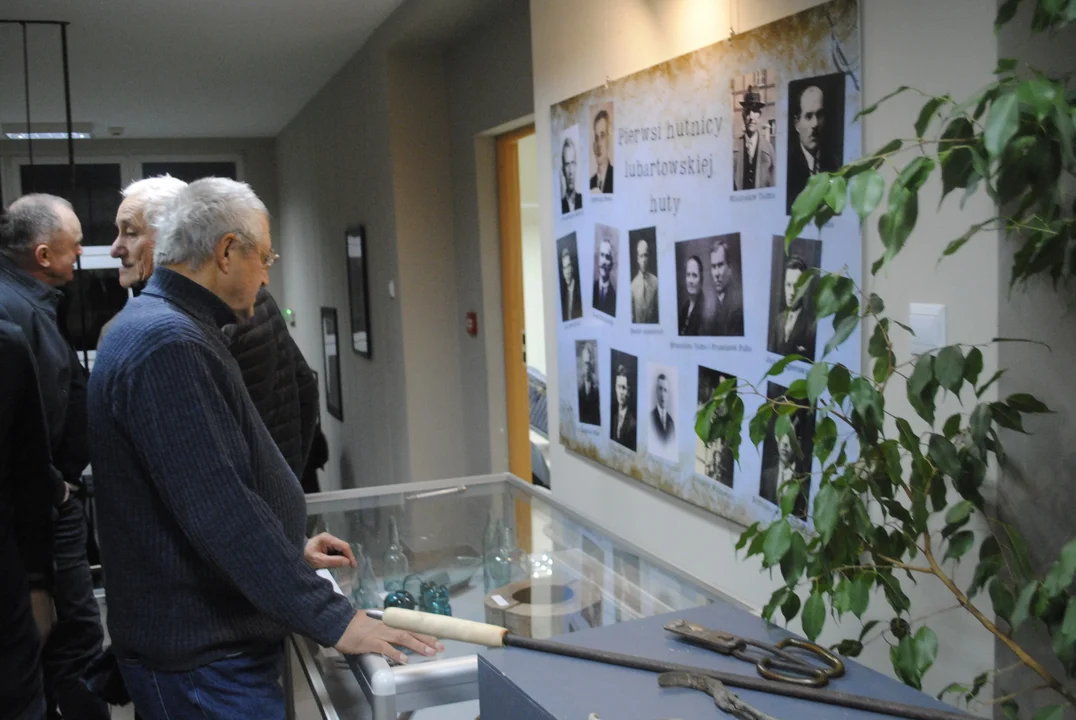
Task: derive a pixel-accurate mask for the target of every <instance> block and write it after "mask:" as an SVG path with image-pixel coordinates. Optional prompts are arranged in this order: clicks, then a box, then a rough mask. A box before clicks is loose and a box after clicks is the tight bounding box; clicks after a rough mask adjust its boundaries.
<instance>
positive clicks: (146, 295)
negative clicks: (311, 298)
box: [89, 178, 440, 720]
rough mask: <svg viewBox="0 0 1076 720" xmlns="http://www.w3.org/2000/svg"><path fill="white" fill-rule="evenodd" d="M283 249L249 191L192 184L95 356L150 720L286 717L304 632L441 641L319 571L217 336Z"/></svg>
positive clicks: (113, 571) (114, 584)
mask: <svg viewBox="0 0 1076 720" xmlns="http://www.w3.org/2000/svg"><path fill="white" fill-rule="evenodd" d="M275 258H276V254H275V253H274V252H273V249H272V245H271V238H270V234H269V218H268V214H267V213H266V210H265V206H264V205H263V204H262V203H261V201H260V200H259V199H258V198H257V196H256V195H255V194H254V193H253V192H252V191H251V190H250V188H249V187H247V186H246V185H245V184H243V183H238V182H235V181H232V180H224V179H220V178H205V179H202V180H198V181H196V182H193V183H191V184H190V185H189V186H187V187H186V188H183V189H181V190H180V191H179V193H178V194H177V196H176V198H175V199H174V200H173V201H172V203H171V204H170V205H169V207H168V209H167V211H166V212H165V213H164V215H163V216H162V218H161V219H160V221H159V224H158V227H157V238H156V247H155V249H154V262H155V265H156V270H154V272H153V275H152V277H151V278H150V280H149V282H148V283H147V285H146V288H145V290H143V292H142V293H141V295H139V296H138V297H137V298H134V299H133V300H131V301H130V302H128V303H127V305H126V307H124V309H123V310H122V311H121V312H120V314H119V317H118V319H117V320H116V323H115V325H114V326H113V327H112V330H111V332H109V334H108V335H107V336H106V337H105V339H104V341H103V342H102V343H101V346H100V347H99V349H98V355H97V360H96V363H95V366H94V371H93V373H92V375H91V378H90V391H89V413H90V426H91V436H92V443H91V446H92V451H91V460H92V463H93V469H94V481H95V485H96V488H97V497H98V515H99V527H100V529H101V552H102V559H103V562H104V565H105V568H106V573H107V590H108V599H109V631H110V634H111V637H112V641H113V648H114V650H115V652H116V655H117V657H118V658H119V662H120V668H121V672H122V674H123V678H124V681H125V683H126V685H127V689H128V691H129V692H130V694H131V698H132V699H133V700H134V703H135V708H136V710H137V711H138V713H139V714H140V715H141V716H142V717H145V718H147V720H155V719H156V718H162V719H163V718H169V717H171V718H175V717H195V716H198V717H208V718H233V717H257V718H283V717H284V698H283V691H282V689H281V686H280V673H281V668H282V663H283V640H284V638H285V637H286V636H287V634H288V633H292V632H298V633H301V634H303V635H306V636H308V637H310V638H312V639H314V640H316V641H317V642H319V643H320V644H322V645H324V646H331V647H335V648H336V649H337V650H339V651H340V652H343V653H348V654H357V653H367V652H374V653H383V654H385V655H387V656H389V657H392V658H393V659H395V660H397V661H400V662H404V661H406V656H405V655H404V654H403V653H401V652H400V651H399V650H398V649H397V648H396V647H394V646H396V645H398V646H402V647H405V648H410V649H411V650H414V651H416V652H418V653H421V654H426V655H432V654H434V653H435V652H436V651H437V649H440V646H439V644H438V643H437V641H436V639H434V638H431V637H428V636H424V635H415V634H411V633H406V632H402V631H397V630H392V629H389V628H387V627H386V626H385V625H383V624H382V623H380V622H378V621H375V620H372V619H370V618H368V617H367V616H366V615H365V614H363V613H358V612H356V611H355V609H354V608H352V607H351V604H350V602H349V601H348V600H347V599H346V598H345V597H344V596H342V595H339V594H336V593H335V592H334V591H333V589H332V587H331V585H330V584H329V583H328V582H327V581H325V580H323V579H322V578H320V577H318V575H317V574H316V573H315V567H318V566H322V565H324V564H325V560H326V558H325V555H324V554H323V552H317V550H318V548H315V551H314V552H311V548H310V546H309V545H308V546H307V548H306V552H305V553H304V527H305V500H304V496H303V492H302V489H301V488H300V486H299V483H298V482H297V481H296V478H295V475H294V474H293V473H292V471H291V470H290V469H289V468H288V465H287V464H286V462H285V461H284V458H283V457H282V456H281V454H280V452H279V451H278V450H277V448H276V447H275V445H274V444H273V440H272V437H271V436H270V435H269V432H268V430H267V429H266V427H265V424H264V423H262V422H261V420H260V419H259V417H258V413H257V410H256V409H255V407H254V405H253V403H252V402H251V400H250V396H249V395H248V393H247V391H246V389H245V388H244V386H243V379H242V377H241V376H240V373H239V369H238V367H237V366H236V364H235V361H234V360H233V359H232V357H231V355H230V354H229V350H228V347H227V345H226V342H225V337H224V334H223V333H222V331H221V329H220V328H221V327H222V326H224V325H227V324H229V323H234V322H235V319H236V314H237V313H246V312H249V310H250V308H251V307H252V306H253V305H254V301H255V297H256V295H257V294H258V290H259V288H261V287H262V286H263V285H266V284H267V283H268V280H269V278H268V272H267V268H268V266H269V265H270V264H271V263H272V261H273V260H274V259H275ZM334 540H335V539H334ZM335 543H337V544H336V545H334V547H335V548H336V549H338V550H339V551H340V552H344V553H345V554H350V550H349V549H347V545H346V543H342V542H341V541H338V540H335ZM325 549H326V548H324V547H323V548H320V550H322V551H324V550H325Z"/></svg>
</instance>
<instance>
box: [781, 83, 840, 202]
mask: <svg viewBox="0 0 1076 720" xmlns="http://www.w3.org/2000/svg"><path fill="white" fill-rule="evenodd" d="M792 102H793V108H792V123H793V125H794V126H795V128H796V137H797V138H798V140H797V141H794V142H793V143H792V146H793V147H792V150H791V153H790V156H789V158H788V190H787V193H786V203H787V205H788V209H787V211H788V212H789V213H791V212H792V203H794V202H795V201H796V196H797V195H799V194H800V193H801V192H803V189H804V188H805V187H807V180H808V179H810V177H811V176H812V175H817V174H818V173H820V172H833V171H834V170H836V169H837V168H838V167H840V162H839V161H838V160H837V158H836V157H835V156H834V154H833V153H832V152H831V151H830V150H829V148H827V147H825V144H824V142H825V137H826V131H825V128H826V120H827V118H826V105H825V103H826V98H825V95H824V94H823V93H822V89H821V88H820V87H818V86H817V85H808V86H807V87H806V88H804V89H803V91H802V92H800V93H799V96H798V97H793V98H792Z"/></svg>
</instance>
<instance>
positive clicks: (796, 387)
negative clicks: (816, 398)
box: [785, 378, 807, 400]
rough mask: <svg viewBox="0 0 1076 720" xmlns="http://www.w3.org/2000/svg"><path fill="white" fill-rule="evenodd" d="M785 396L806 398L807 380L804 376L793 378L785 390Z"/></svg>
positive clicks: (797, 398) (795, 398) (793, 398)
mask: <svg viewBox="0 0 1076 720" xmlns="http://www.w3.org/2000/svg"><path fill="white" fill-rule="evenodd" d="M785 397H786V398H788V399H789V400H805V399H806V398H807V381H806V380H804V379H803V378H799V379H798V380H793V381H792V383H791V384H790V385H789V386H788V389H787V390H785Z"/></svg>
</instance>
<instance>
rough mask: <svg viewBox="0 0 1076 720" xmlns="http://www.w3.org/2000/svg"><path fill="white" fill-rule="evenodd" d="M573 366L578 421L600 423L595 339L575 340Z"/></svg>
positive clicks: (600, 412)
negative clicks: (577, 384)
mask: <svg viewBox="0 0 1076 720" xmlns="http://www.w3.org/2000/svg"><path fill="white" fill-rule="evenodd" d="M575 368H576V375H577V376H578V377H577V380H578V382H579V406H578V407H579V422H581V423H583V424H584V425H601V424H602V411H601V394H600V393H599V391H598V341H597V340H576V341H575Z"/></svg>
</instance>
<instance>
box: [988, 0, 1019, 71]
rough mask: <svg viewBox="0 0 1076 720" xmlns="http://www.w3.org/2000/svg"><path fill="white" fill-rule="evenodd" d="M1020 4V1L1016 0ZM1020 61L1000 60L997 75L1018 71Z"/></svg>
mask: <svg viewBox="0 0 1076 720" xmlns="http://www.w3.org/2000/svg"><path fill="white" fill-rule="evenodd" d="M1016 2H1020V0H1016ZM1018 64H1019V61H1018V60H1017V59H1016V58H998V66H997V67H996V68H994V74H995V75H1001V74H1002V73H1009V72H1012V71H1013V70H1015V69H1016V66H1017V65H1018Z"/></svg>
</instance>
